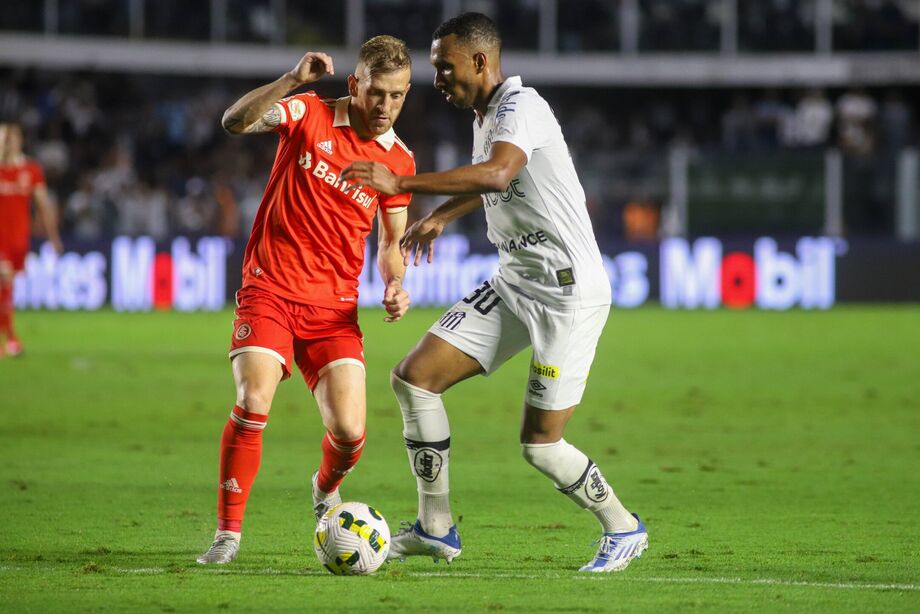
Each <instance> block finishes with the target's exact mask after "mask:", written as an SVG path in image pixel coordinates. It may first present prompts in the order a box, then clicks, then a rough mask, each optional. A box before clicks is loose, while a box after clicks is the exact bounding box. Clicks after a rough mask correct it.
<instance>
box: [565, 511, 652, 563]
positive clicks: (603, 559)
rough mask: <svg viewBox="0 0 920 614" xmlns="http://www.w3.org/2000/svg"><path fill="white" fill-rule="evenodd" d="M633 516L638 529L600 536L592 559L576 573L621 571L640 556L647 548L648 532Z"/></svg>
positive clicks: (637, 518)
mask: <svg viewBox="0 0 920 614" xmlns="http://www.w3.org/2000/svg"><path fill="white" fill-rule="evenodd" d="M633 516H634V517H635V518H636V520H637V521H638V522H639V527H638V528H637V529H636V530H635V531H628V532H625V533H604V534H603V535H601V539H600V542H599V544H600V545H599V546H598V548H597V552H596V553H595V555H594V558H593V559H591V560H590V561H589V562H588V564H587V565H585V566H584V567H582V568H581V569H579V570H578V571H589V572H594V573H603V572H609V571H623V570H624V569H626V567H627V566H628V565H629V564H630V563H631V562H632V561H633V560H635V559H637V558H639V557H640V556H642V553H643V552H645V550H646V549H647V548H648V531H646V530H645V525H644V524H642V521H641V520H639V517H638V516H636V515H635V514H633Z"/></svg>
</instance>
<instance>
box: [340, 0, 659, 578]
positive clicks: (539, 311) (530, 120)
mask: <svg viewBox="0 0 920 614" xmlns="http://www.w3.org/2000/svg"><path fill="white" fill-rule="evenodd" d="M433 39H434V40H433V42H432V44H431V63H432V64H433V65H434V67H435V70H436V76H435V82H434V84H435V87H436V88H437V89H438V90H440V91H441V92H442V93H443V94H444V95H445V96H446V98H447V101H448V102H450V103H452V104H453V105H454V106H457V107H459V108H463V109H466V108H472V109H473V110H474V112H475V119H474V121H473V164H472V165H469V166H463V167H460V168H456V169H453V170H450V171H446V172H439V173H422V174H420V175H416V176H412V177H410V176H398V174H394V173H392V172H390V169H387V168H386V167H385V166H383V165H381V164H379V163H376V162H373V161H368V162H364V161H362V162H359V163H355V164H353V165H351V166H350V167H349V168H348V169H346V172H345V174H344V176H345V178H346V180H348V181H355V182H357V183H358V184H359V185H364V186H370V187H372V188H375V189H376V190H378V191H380V192H381V193H384V194H397V193H403V192H412V193H423V194H455V195H458V196H456V197H455V198H452V199H450V200H448V201H447V202H445V203H444V204H442V205H441V206H439V207H438V208H437V209H435V210H434V211H432V212H431V213H430V214H428V215H427V216H425V217H424V218H423V219H421V220H419V221H418V222H416V223H415V224H413V225H412V227H411V228H410V229H409V230H408V231H407V232H406V235H405V236H404V238H403V240H402V245H403V250H404V253H405V254H406V263H407V264H408V260H409V257H410V255H411V252H412V250H413V249H414V250H415V264H416V265H417V264H418V263H419V259H420V257H421V254H422V251H423V249H424V248H426V247H427V250H428V261H429V262H431V260H432V256H433V251H432V250H433V243H432V241H433V240H434V239H435V237H437V236H438V235H439V234H440V233H441V231H442V230H443V228H444V226H445V225H446V224H448V223H450V222H451V221H453V220H455V219H457V218H458V217H460V216H462V215H465V214H467V213H470V212H471V211H474V210H477V209H480V208H483V207H485V214H486V221H487V224H488V236H489V240H490V241H491V242H492V243H493V244H494V245H495V246H496V247H497V248H498V251H499V263H500V269H499V272H498V273H497V274H496V275H495V276H493V277H492V279H491V280H490V281H487V282H485V283H484V284H482V285H481V286H480V287H479V288H477V289H476V290H474V291H473V292H472V293H471V294H469V295H468V296H467V297H466V298H464V299H462V300H461V301H459V302H458V303H457V304H455V305H454V306H453V307H451V308H450V309H449V310H448V311H447V313H445V314H444V316H443V317H442V318H441V319H440V320H439V321H438V322H437V323H435V324H434V325H433V326H432V327H431V328H430V329H429V331H428V334H427V335H425V336H424V337H423V338H422V340H421V341H420V342H419V344H418V345H417V346H416V347H415V349H413V350H412V351H411V352H410V353H409V355H408V356H407V357H406V358H405V359H403V361H402V362H401V363H400V364H399V365H398V366H397V367H396V369H395V370H394V372H393V374H392V378H391V382H392V385H393V390H394V392H395V393H396V397H397V399H398V400H399V405H400V408H401V410H402V413H403V425H404V430H403V434H404V436H405V442H406V448H407V451H408V453H409V460H410V464H411V466H412V470H413V473H414V474H415V476H416V480H417V486H418V492H419V515H418V519H417V521H416V522H415V524H414V525H412V526H410V527H407V528H405V529H403V530H402V531H400V532H399V534H397V535H396V536H395V537H394V538H393V540H392V544H391V546H390V554H389V556H390V557H391V558H400V559H402V558H404V557H406V556H411V555H425V556H433V557H434V558H435V560H437V559H438V558H444V559H447V560H448V562H449V561H450V560H451V559H453V558H454V557H456V556H458V555H459V554H460V536H459V534H458V533H457V529H456V526H455V525H454V524H453V520H452V516H451V511H450V504H449V501H448V491H449V488H448V461H449V457H450V427H449V425H448V420H447V413H446V412H445V410H444V404H443V403H442V401H441V394H442V393H443V392H444V391H445V390H447V389H448V388H450V387H451V386H453V385H454V384H456V383H458V382H460V381H462V380H465V379H467V378H469V377H472V376H474V375H479V374H485V375H488V374H490V373H492V372H493V371H495V370H496V369H497V368H498V367H500V366H501V365H502V364H503V363H504V362H505V361H506V360H508V359H509V358H510V357H512V356H513V355H515V354H517V353H518V352H519V351H521V350H523V349H524V348H526V347H528V346H532V347H533V354H532V357H531V363H530V368H529V374H528V375H529V377H528V382H527V388H526V392H525V398H524V412H523V414H524V415H523V420H522V425H521V432H520V441H521V450H522V453H523V455H524V458H525V459H526V460H527V462H528V463H530V464H531V465H533V466H534V467H535V468H536V469H537V470H539V471H540V472H541V473H543V474H544V475H545V476H547V477H548V478H549V479H550V480H552V482H553V484H554V485H555V486H556V488H557V489H559V491H560V492H562V493H564V494H565V495H567V496H568V497H569V498H570V499H572V500H573V501H574V502H575V503H576V504H578V505H579V506H580V507H582V508H583V509H586V510H590V511H591V512H592V513H593V514H594V515H595V516H596V517H597V519H598V521H599V522H600V524H601V527H602V535H601V539H600V542H599V543H600V547H599V548H598V550H597V552H596V554H595V556H594V558H593V559H592V560H591V561H589V562H588V563H587V564H586V565H585V566H583V567H582V568H581V570H582V571H591V572H606V571H619V570H621V569H624V568H625V567H626V566H627V565H628V564H629V563H630V561H632V560H633V559H634V558H636V557H638V556H640V555H641V554H642V552H643V551H644V550H645V549H646V548H647V547H648V534H647V533H646V530H645V527H644V526H643V524H642V523H641V522H640V521H639V517H638V516H635V515H634V514H630V513H629V512H628V511H627V510H626V508H624V507H623V505H622V504H621V503H620V501H619V500H618V499H617V497H616V496H615V495H614V493H613V491H612V490H611V488H610V486H609V485H608V484H607V481H606V480H605V479H604V476H603V475H602V474H601V472H600V470H599V469H598V467H597V465H595V464H594V463H593V462H592V461H591V460H590V459H589V458H588V457H587V456H586V455H585V454H584V453H583V452H581V451H580V450H579V449H578V448H576V447H575V446H573V445H571V444H570V443H568V442H566V441H565V439H563V431H564V429H565V425H566V423H567V422H568V420H569V418H570V417H571V416H572V413H573V412H574V411H575V406H576V405H577V404H578V403H579V402H580V401H581V398H582V394H583V392H584V389H585V384H586V380H587V378H588V370H589V368H590V367H591V363H592V361H593V360H594V353H595V350H596V347H597V342H598V339H599V338H600V335H601V331H602V330H603V327H604V323H605V322H606V321H607V316H608V314H609V312H610V299H611V292H610V283H609V281H608V278H607V273H606V271H605V270H604V266H603V263H602V260H601V254H600V250H599V249H598V246H597V242H596V240H595V238H594V233H593V230H592V227H591V221H590V219H589V217H588V212H587V209H586V206H585V194H584V191H583V189H582V187H581V184H580V182H579V180H578V176H577V175H576V173H575V168H574V167H573V165H572V159H571V157H570V156H569V151H568V147H567V145H566V143H565V140H564V138H563V135H562V131H561V129H560V127H559V124H558V122H557V121H556V118H555V117H554V116H553V112H552V110H551V109H550V107H549V105H548V104H547V103H546V101H545V100H543V98H541V97H540V95H539V94H537V92H536V91H535V90H533V89H532V88H528V87H524V86H523V85H522V83H521V79H520V77H510V78H508V79H506V78H505V77H504V75H503V74H502V70H501V65H500V53H501V39H500V37H499V34H498V31H497V29H496V27H495V24H494V23H493V22H492V21H491V20H490V19H489V18H488V17H486V16H485V15H481V14H479V13H466V14H463V15H461V16H459V17H456V18H454V19H451V20H449V21H447V22H445V23H444V24H442V25H441V26H440V27H439V28H438V29H437V30H436V31H435V33H434V36H433ZM480 195H481V196H480Z"/></svg>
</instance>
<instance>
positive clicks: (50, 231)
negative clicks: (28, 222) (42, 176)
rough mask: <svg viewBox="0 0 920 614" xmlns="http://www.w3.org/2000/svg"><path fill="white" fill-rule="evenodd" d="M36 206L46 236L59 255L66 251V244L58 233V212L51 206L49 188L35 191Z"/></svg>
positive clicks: (43, 187)
mask: <svg viewBox="0 0 920 614" xmlns="http://www.w3.org/2000/svg"><path fill="white" fill-rule="evenodd" d="M34 198H35V206H36V207H37V208H38V215H39V216H41V220H42V226H44V228H45V234H46V235H47V236H48V241H50V242H51V245H53V246H54V249H55V251H57V253H59V254H60V253H62V252H63V251H64V244H63V243H62V242H61V234H60V233H59V232H58V223H57V222H58V221H57V212H56V211H55V209H54V207H53V206H52V204H51V198H50V197H49V196H48V188H47V187H45V186H44V185H42V186H39V187H38V188H36V189H35V193H34Z"/></svg>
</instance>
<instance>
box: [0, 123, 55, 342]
mask: <svg viewBox="0 0 920 614" xmlns="http://www.w3.org/2000/svg"><path fill="white" fill-rule="evenodd" d="M32 199H34V200H35V204H36V205H37V206H38V214H39V215H40V216H41V221H42V225H43V226H44V228H45V232H46V234H47V235H48V240H49V241H51V244H52V245H53V246H54V248H55V249H56V250H57V252H58V253H59V254H60V253H61V251H62V246H61V237H60V236H59V235H58V230H57V219H56V217H55V215H54V210H53V208H52V205H51V201H50V199H49V198H48V188H47V186H46V185H45V174H44V172H42V167H41V166H39V164H38V162H36V161H35V160H32V159H30V158H27V157H26V156H25V155H24V154H23V153H22V128H21V127H20V126H19V124H17V123H15V122H0V339H2V342H0V357H2V356H4V355H6V356H18V355H19V354H21V353H22V343H20V341H19V338H18V337H17V336H16V332H15V331H14V330H13V279H14V277H15V276H16V273H18V272H19V271H22V270H23V267H24V266H25V261H26V254H28V253H29V239H30V238H31V236H32V232H31V221H32V212H31V201H32Z"/></svg>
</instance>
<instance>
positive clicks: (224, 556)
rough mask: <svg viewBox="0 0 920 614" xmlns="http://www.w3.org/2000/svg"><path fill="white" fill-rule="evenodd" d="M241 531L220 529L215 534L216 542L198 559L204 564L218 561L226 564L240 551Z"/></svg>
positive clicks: (219, 563)
mask: <svg viewBox="0 0 920 614" xmlns="http://www.w3.org/2000/svg"><path fill="white" fill-rule="evenodd" d="M240 537H241V535H240V534H239V533H235V532H233V531H218V532H217V533H215V534H214V543H213V544H211V547H210V548H208V551H207V552H205V553H204V554H202V555H201V556H199V557H198V558H197V559H196V560H197V561H198V562H199V563H200V564H202V565H208V564H210V563H216V564H217V565H224V564H226V563H229V562H231V561H232V560H233V559H235V558H236V555H237V554H239V551H240Z"/></svg>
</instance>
